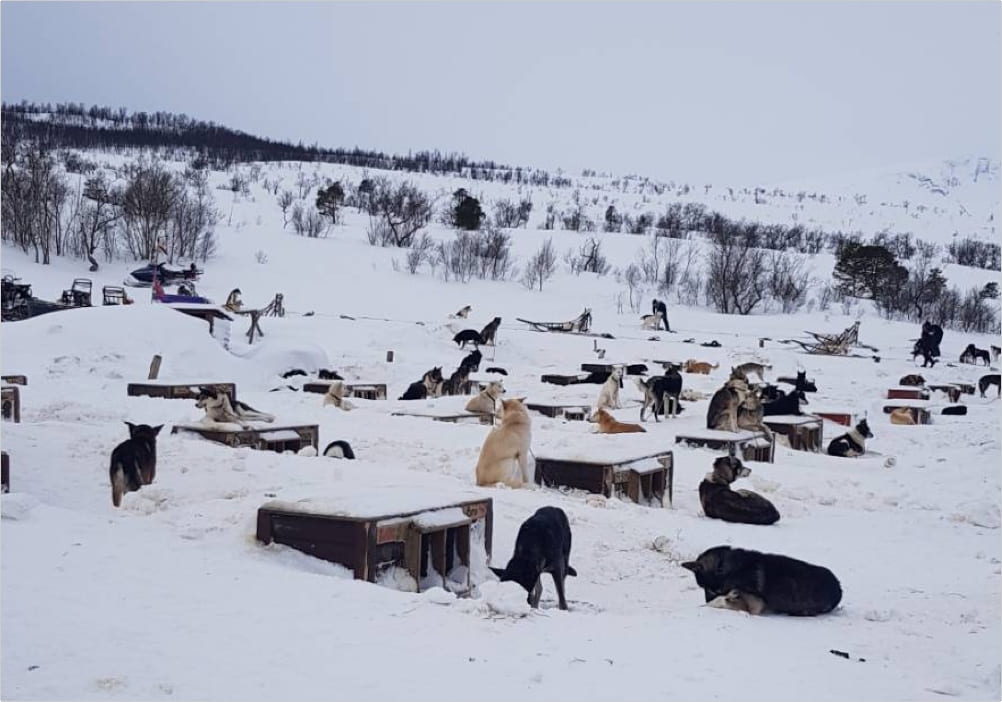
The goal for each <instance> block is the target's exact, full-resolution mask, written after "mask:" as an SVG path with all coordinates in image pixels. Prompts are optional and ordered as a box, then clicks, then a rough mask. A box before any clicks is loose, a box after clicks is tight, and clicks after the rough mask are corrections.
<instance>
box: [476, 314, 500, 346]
mask: <svg viewBox="0 0 1002 702" xmlns="http://www.w3.org/2000/svg"><path fill="white" fill-rule="evenodd" d="M500 326H501V318H500V317H495V318H494V319H492V320H491V321H490V322H488V323H487V326H486V327H484V328H483V329H482V330H481V331H480V338H481V342H480V343H481V344H484V345H485V346H494V338H495V337H496V336H497V335H498V327H500Z"/></svg>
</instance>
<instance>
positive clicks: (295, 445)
mask: <svg viewBox="0 0 1002 702" xmlns="http://www.w3.org/2000/svg"><path fill="white" fill-rule="evenodd" d="M181 433H190V434H198V435H199V436H201V437H203V438H205V439H208V440H209V441H215V442H217V443H220V444H225V445H226V446H231V447H233V448H238V447H241V446H247V447H250V448H252V449H258V450H260V451H277V452H278V453H282V452H283V451H299V450H300V449H303V448H305V447H307V446H312V447H313V448H315V449H317V450H318V451H319V450H320V445H319V444H320V427H319V426H318V425H316V424H297V425H287V426H271V425H268V424H262V425H259V426H254V427H253V428H250V429H242V428H239V427H236V426H234V427H233V428H232V429H227V428H224V427H222V426H218V425H216V426H213V425H202V424H175V425H174V428H173V429H171V434H181Z"/></svg>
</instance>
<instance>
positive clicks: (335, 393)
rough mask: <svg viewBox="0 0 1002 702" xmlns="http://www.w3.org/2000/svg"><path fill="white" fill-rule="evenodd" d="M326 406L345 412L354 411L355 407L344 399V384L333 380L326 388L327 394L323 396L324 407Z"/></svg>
mask: <svg viewBox="0 0 1002 702" xmlns="http://www.w3.org/2000/svg"><path fill="white" fill-rule="evenodd" d="M327 405H334V406H335V407H337V408H338V409H343V410H345V411H346V412H347V411H348V410H353V409H355V405H353V404H351V403H350V402H348V400H346V399H344V383H343V382H341V381H340V380H335V381H334V382H333V383H331V384H330V385H329V386H328V387H327V394H326V395H324V407H326V406H327Z"/></svg>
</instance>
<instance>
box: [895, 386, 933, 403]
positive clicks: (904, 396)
mask: <svg viewBox="0 0 1002 702" xmlns="http://www.w3.org/2000/svg"><path fill="white" fill-rule="evenodd" d="M887 399H888V400H928V399H929V391H928V390H926V389H924V388H917V387H909V386H899V387H896V388H888V389H887Z"/></svg>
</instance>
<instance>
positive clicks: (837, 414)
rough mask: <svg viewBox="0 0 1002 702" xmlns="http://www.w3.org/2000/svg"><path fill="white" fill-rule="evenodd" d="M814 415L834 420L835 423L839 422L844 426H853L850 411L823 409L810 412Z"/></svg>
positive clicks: (830, 420)
mask: <svg viewBox="0 0 1002 702" xmlns="http://www.w3.org/2000/svg"><path fill="white" fill-rule="evenodd" d="M811 414H813V415H814V416H815V417H821V418H822V419H827V420H828V421H829V422H834V423H835V424H841V425H842V426H844V427H851V426H853V424H854V422H853V415H852V412H842V411H838V410H825V411H814V412H811Z"/></svg>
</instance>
